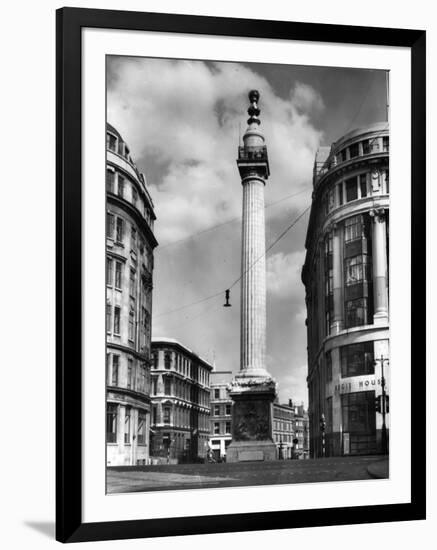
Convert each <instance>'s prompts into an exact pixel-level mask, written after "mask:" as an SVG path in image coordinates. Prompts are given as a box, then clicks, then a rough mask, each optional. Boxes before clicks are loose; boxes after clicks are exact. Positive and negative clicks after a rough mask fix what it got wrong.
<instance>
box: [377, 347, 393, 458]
mask: <svg viewBox="0 0 437 550" xmlns="http://www.w3.org/2000/svg"><path fill="white" fill-rule="evenodd" d="M376 363H381V389H382V403H381V413H382V452H383V453H384V454H385V455H386V454H388V437H387V425H386V422H385V415H386V413H387V395H386V392H385V378H384V363H387V365H389V364H390V363H389V360H388V359H387V358H386V357H384V356H383V355H381V357H380V358H379V359H375V364H376Z"/></svg>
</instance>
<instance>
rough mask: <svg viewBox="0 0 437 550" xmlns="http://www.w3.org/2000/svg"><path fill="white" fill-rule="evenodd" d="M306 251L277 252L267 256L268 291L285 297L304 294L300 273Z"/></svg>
mask: <svg viewBox="0 0 437 550" xmlns="http://www.w3.org/2000/svg"><path fill="white" fill-rule="evenodd" d="M304 259H305V252H304V251H303V250H302V251H298V252H293V253H290V254H284V253H283V252H277V253H276V254H273V255H272V256H270V257H268V258H267V291H268V292H269V293H270V294H271V295H274V296H277V297H280V298H284V297H286V296H292V295H297V294H302V288H303V287H302V281H301V278H300V273H301V270H302V265H303V262H304Z"/></svg>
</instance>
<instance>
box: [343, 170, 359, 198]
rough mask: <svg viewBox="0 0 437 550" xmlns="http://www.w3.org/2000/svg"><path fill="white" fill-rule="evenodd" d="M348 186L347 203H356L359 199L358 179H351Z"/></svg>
mask: <svg viewBox="0 0 437 550" xmlns="http://www.w3.org/2000/svg"><path fill="white" fill-rule="evenodd" d="M345 184H346V202H350V201H354V200H356V199H357V198H358V189H357V177H356V176H354V177H353V178H349V179H348V180H346V181H345Z"/></svg>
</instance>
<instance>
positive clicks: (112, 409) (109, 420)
mask: <svg viewBox="0 0 437 550" xmlns="http://www.w3.org/2000/svg"><path fill="white" fill-rule="evenodd" d="M106 441H107V443H116V442H117V405H116V404H115V403H108V404H107V405H106Z"/></svg>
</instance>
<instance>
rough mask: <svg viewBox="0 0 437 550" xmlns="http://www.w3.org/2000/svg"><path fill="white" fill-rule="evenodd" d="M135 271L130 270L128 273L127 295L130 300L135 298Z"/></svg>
mask: <svg viewBox="0 0 437 550" xmlns="http://www.w3.org/2000/svg"><path fill="white" fill-rule="evenodd" d="M135 279H136V277H135V269H131V270H130V272H129V294H130V295H131V296H132V298H135V296H136V284H135Z"/></svg>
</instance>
